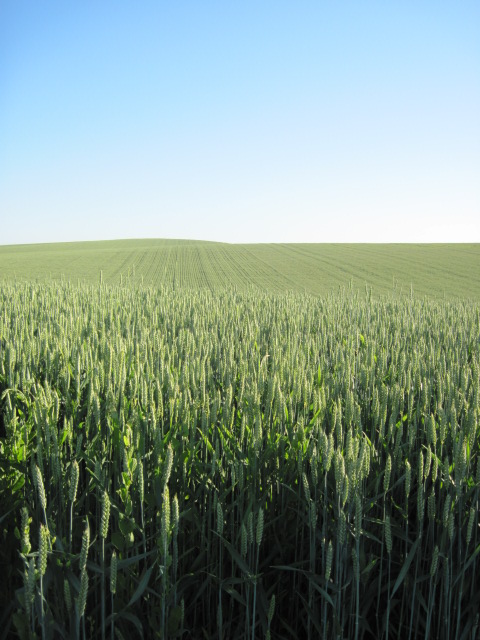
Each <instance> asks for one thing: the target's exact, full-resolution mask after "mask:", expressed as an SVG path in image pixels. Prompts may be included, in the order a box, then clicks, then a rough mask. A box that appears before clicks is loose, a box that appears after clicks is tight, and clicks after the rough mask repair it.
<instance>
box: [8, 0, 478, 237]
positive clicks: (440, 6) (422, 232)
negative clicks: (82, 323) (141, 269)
mask: <svg viewBox="0 0 480 640" xmlns="http://www.w3.org/2000/svg"><path fill="white" fill-rule="evenodd" d="M479 25H480V2H478V0H475V1H472V2H469V1H468V0H466V1H463V2H461V3H457V2H453V1H452V2H442V1H441V0H437V1H435V2H433V1H431V2H430V1H428V0H424V1H421V2H418V1H408V0H403V1H402V2H400V1H393V0H392V1H387V2H385V0H383V1H378V2H373V1H369V0H362V1H361V2H359V1H358V0H356V1H355V2H353V1H351V2H350V1H347V0H342V1H338V0H337V1H334V0H332V1H330V2H321V1H320V0H316V1H315V2H313V1H312V2H310V1H302V0H296V1H295V2H294V1H293V0H291V1H289V2H287V1H286V0H260V1H259V0H252V1H250V0H243V1H242V2H231V1H228V0H223V1H209V0H201V1H199V0H175V1H174V0H170V1H168V2H165V1H163V2H162V1H160V0H156V1H155V2H146V1H140V0H139V1H138V2H135V3H134V2H131V1H130V0H129V1H126V0H115V1H113V0H82V2H65V1H64V0H62V1H52V0H42V1H41V2H38V1H37V0H35V1H33V0H32V1H22V0H2V2H1V3H0V244H17V243H30V242H55V241H73V240H95V239H113V238H146V237H159V238H193V239H204V240H219V241H225V242H293V241H295V242H344V241H345V242H347V241H348V242H352V241H353V242H355V241H359V242H406V241H410V242H428V241H433V242H438V241H440V242H442V241H459V242H462V241H476V242H480V27H479Z"/></svg>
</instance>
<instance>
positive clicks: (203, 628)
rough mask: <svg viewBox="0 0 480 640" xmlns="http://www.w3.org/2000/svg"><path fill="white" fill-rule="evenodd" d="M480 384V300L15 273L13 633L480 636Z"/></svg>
mask: <svg viewBox="0 0 480 640" xmlns="http://www.w3.org/2000/svg"><path fill="white" fill-rule="evenodd" d="M479 386H480V345H479V308H478V305H475V304H473V303H467V302H448V301H442V302H427V301H425V300H420V299H416V298H414V297H405V296H403V297H401V296H399V297H398V298H396V297H394V296H391V297H389V298H388V299H382V300H379V299H372V297H371V292H370V291H369V290H367V291H366V293H362V294H360V293H358V292H354V291H352V290H348V291H340V292H338V293H337V294H335V295H329V296H327V297H323V298H315V297H311V296H309V295H306V294H284V293H277V294H267V293H261V292H259V291H254V290H251V291H249V292H248V291H247V292H238V291H237V292H234V291H230V292H227V291H225V292H221V291H220V292H217V293H215V292H210V291H209V290H204V291H194V290H182V289H180V290H179V289H178V288H177V289H176V290H175V289H174V288H173V287H168V288H167V287H165V288H162V289H153V288H148V287H142V286H136V287H133V286H130V285H128V284H126V285H125V284H124V285H123V286H120V285H116V286H111V285H107V284H98V285H88V286H87V285H81V284H79V285H75V286H73V285H70V284H67V283H64V284H58V283H57V284H55V283H50V284H31V283H26V284H5V285H3V286H2V287H1V288H0V391H1V399H2V400H1V405H0V410H1V415H2V421H3V425H2V424H0V427H2V428H3V433H2V434H1V435H2V438H0V504H1V513H0V524H1V535H2V539H1V551H0V553H1V562H2V566H1V567H0V570H1V573H2V575H3V576H4V579H3V581H2V585H1V590H2V592H1V595H0V597H1V602H0V605H1V606H0V610H1V609H3V611H4V612H5V613H4V614H3V619H2V620H1V622H2V627H3V630H4V634H8V633H10V634H12V635H15V634H18V636H19V637H21V638H29V637H41V636H43V637H45V638H51V637H65V638H69V637H73V638H75V637H79V638H80V637H84V638H97V637H98V638H100V637H102V638H103V637H106V636H108V637H112V638H113V637H118V638H130V637H131V638H135V637H142V636H144V637H159V638H167V637H170V638H174V637H179V638H180V637H182V638H201V637H205V638H215V637H217V638H232V639H233V638H244V639H252V640H253V638H264V637H270V638H272V639H273V638H318V637H320V638H371V637H375V638H387V637H388V638H408V637H410V638H415V637H416V638H424V637H427V636H429V637H435V638H445V639H449V638H452V637H458V638H465V639H466V638H474V637H477V636H476V633H477V627H478V622H479V616H478V611H480V589H479V588H478V587H479V584H480V577H479V566H478V558H479V551H480V530H479V492H480V439H479V427H478V418H479V410H480V397H479ZM35 634H36V636H35Z"/></svg>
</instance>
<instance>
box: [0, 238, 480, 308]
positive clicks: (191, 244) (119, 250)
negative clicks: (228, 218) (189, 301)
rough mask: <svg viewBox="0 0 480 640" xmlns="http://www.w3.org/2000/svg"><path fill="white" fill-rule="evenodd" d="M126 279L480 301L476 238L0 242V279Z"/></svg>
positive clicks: (190, 285)
mask: <svg viewBox="0 0 480 640" xmlns="http://www.w3.org/2000/svg"><path fill="white" fill-rule="evenodd" d="M100 272H102V276H103V280H104V282H107V283H111V284H116V283H121V282H123V283H126V282H127V281H130V282H135V283H141V282H143V283H144V284H145V285H162V284H167V285H174V286H175V287H179V288H184V287H187V288H206V289H211V290H217V289H225V288H231V287H236V288H237V289H239V290H245V289H248V288H249V287H250V286H252V285H253V286H254V287H258V288H260V289H262V290H265V291H288V290H293V291H304V290H305V291H307V292H309V293H313V294H325V293H328V292H330V291H332V290H337V289H338V287H348V286H350V284H352V286H353V287H354V288H363V287H365V284H368V285H369V287H372V288H373V293H374V295H384V294H386V293H389V292H391V291H392V290H393V289H394V288H396V290H397V291H398V292H402V293H410V290H411V286H413V290H414V292H415V294H416V295H417V296H424V295H427V296H430V297H434V298H443V297H444V296H445V297H447V298H459V297H460V298H470V299H476V300H478V299H480V244H461V245H459V244H443V245H439V244H434V245H413V244H412V245H405V244H251V245H248V244H236V245H232V244H223V243H215V242H200V241H198V242H197V241H187V240H119V241H108V242H78V243H59V244H44V245H15V246H3V247H0V281H2V280H3V281H6V280H7V281H11V280H13V279H17V280H19V281H23V280H38V281H45V280H51V279H54V280H56V279H66V280H70V281H72V282H76V281H77V280H80V281H81V282H98V281H99V279H100Z"/></svg>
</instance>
